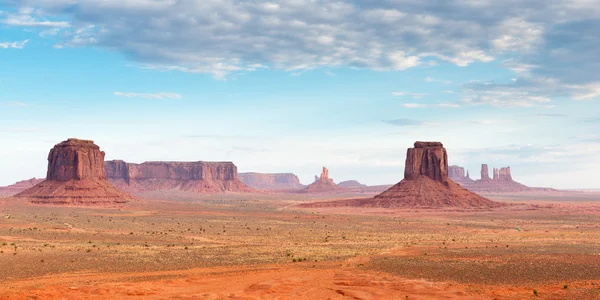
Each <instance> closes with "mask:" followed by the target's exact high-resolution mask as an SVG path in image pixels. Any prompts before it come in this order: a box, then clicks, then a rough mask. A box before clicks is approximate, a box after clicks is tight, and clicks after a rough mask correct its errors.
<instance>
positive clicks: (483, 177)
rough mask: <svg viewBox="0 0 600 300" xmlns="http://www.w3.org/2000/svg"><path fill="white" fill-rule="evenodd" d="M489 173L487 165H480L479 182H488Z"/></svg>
mask: <svg viewBox="0 0 600 300" xmlns="http://www.w3.org/2000/svg"><path fill="white" fill-rule="evenodd" d="M490 180H491V178H490V171H489V169H488V165H487V164H482V165H481V181H490Z"/></svg>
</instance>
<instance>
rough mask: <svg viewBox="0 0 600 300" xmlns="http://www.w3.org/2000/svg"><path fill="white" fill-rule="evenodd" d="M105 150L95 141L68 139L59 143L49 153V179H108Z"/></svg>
mask: <svg viewBox="0 0 600 300" xmlns="http://www.w3.org/2000/svg"><path fill="white" fill-rule="evenodd" d="M103 163H104V152H102V151H100V147H98V146H97V145H96V144H94V141H89V140H80V139H73V138H71V139H68V140H66V141H64V142H61V143H58V144H56V145H55V146H54V148H52V150H50V153H49V154H48V173H47V175H46V179H47V180H56V181H69V180H72V179H76V180H81V179H100V180H103V179H106V173H105V172H104V168H103V167H102V166H103Z"/></svg>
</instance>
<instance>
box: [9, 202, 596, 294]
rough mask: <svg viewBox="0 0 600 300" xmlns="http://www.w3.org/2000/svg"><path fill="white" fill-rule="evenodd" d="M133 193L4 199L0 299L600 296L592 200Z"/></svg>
mask: <svg viewBox="0 0 600 300" xmlns="http://www.w3.org/2000/svg"><path fill="white" fill-rule="evenodd" d="M138 196H139V197H141V198H143V199H144V200H139V201H135V202H132V203H129V204H126V205H124V206H121V207H104V208H90V207H52V206H36V205H31V204H26V203H22V202H20V201H19V200H15V199H12V198H0V270H1V271H0V283H1V284H0V299H86V298H91V299H134V298H135V299H140V298H144V299H442V298H443V299H528V298H531V299H598V298H600V201H598V202H596V201H595V200H596V199H598V200H600V197H596V195H592V196H589V198H585V199H575V200H569V199H567V198H561V199H554V198H552V199H549V200H548V199H546V200H545V199H543V197H540V198H535V197H532V196H531V195H528V196H527V197H523V198H519V196H518V195H517V196H510V197H508V196H503V197H501V198H500V197H498V199H500V200H502V201H505V202H509V203H512V204H514V205H511V206H507V207H503V208H498V209H494V210H486V211H477V210H473V211H470V210H466V211H442V210H424V209H421V210H415V209H413V210H384V209H371V210H365V209H357V208H335V209H334V208H321V209H299V208H297V207H295V205H296V204H299V203H305V202H308V201H316V200H321V199H319V198H318V197H316V196H299V195H241V194H239V195H218V196H203V197H199V196H196V195H192V194H185V193H146V194H141V195H138ZM328 197H330V198H331V197H333V196H328ZM520 202H528V204H518V203H520ZM534 293H537V296H536V295H535V294H534Z"/></svg>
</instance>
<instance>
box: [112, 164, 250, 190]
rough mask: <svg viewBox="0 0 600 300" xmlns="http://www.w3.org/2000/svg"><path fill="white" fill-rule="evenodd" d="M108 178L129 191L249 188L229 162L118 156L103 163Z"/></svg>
mask: <svg viewBox="0 0 600 300" xmlns="http://www.w3.org/2000/svg"><path fill="white" fill-rule="evenodd" d="M104 168H105V169H106V174H107V177H108V180H109V181H110V182H111V183H112V184H114V185H116V186H118V187H119V188H122V189H125V190H131V191H154V190H169V189H178V190H185V191H195V192H206V193H217V192H252V191H253V190H252V189H251V188H249V187H248V186H246V185H245V184H243V183H242V182H241V181H239V179H238V173H237V167H236V166H235V165H234V164H233V163H232V162H205V161H198V162H164V161H155V162H144V163H141V164H134V163H126V162H124V161H121V160H117V161H107V162H105V163H104Z"/></svg>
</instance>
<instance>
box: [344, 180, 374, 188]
mask: <svg viewBox="0 0 600 300" xmlns="http://www.w3.org/2000/svg"><path fill="white" fill-rule="evenodd" d="M338 186H339V187H344V188H364V187H367V185H366V184H362V183H360V182H358V181H356V180H346V181H342V182H340V183H338Z"/></svg>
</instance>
